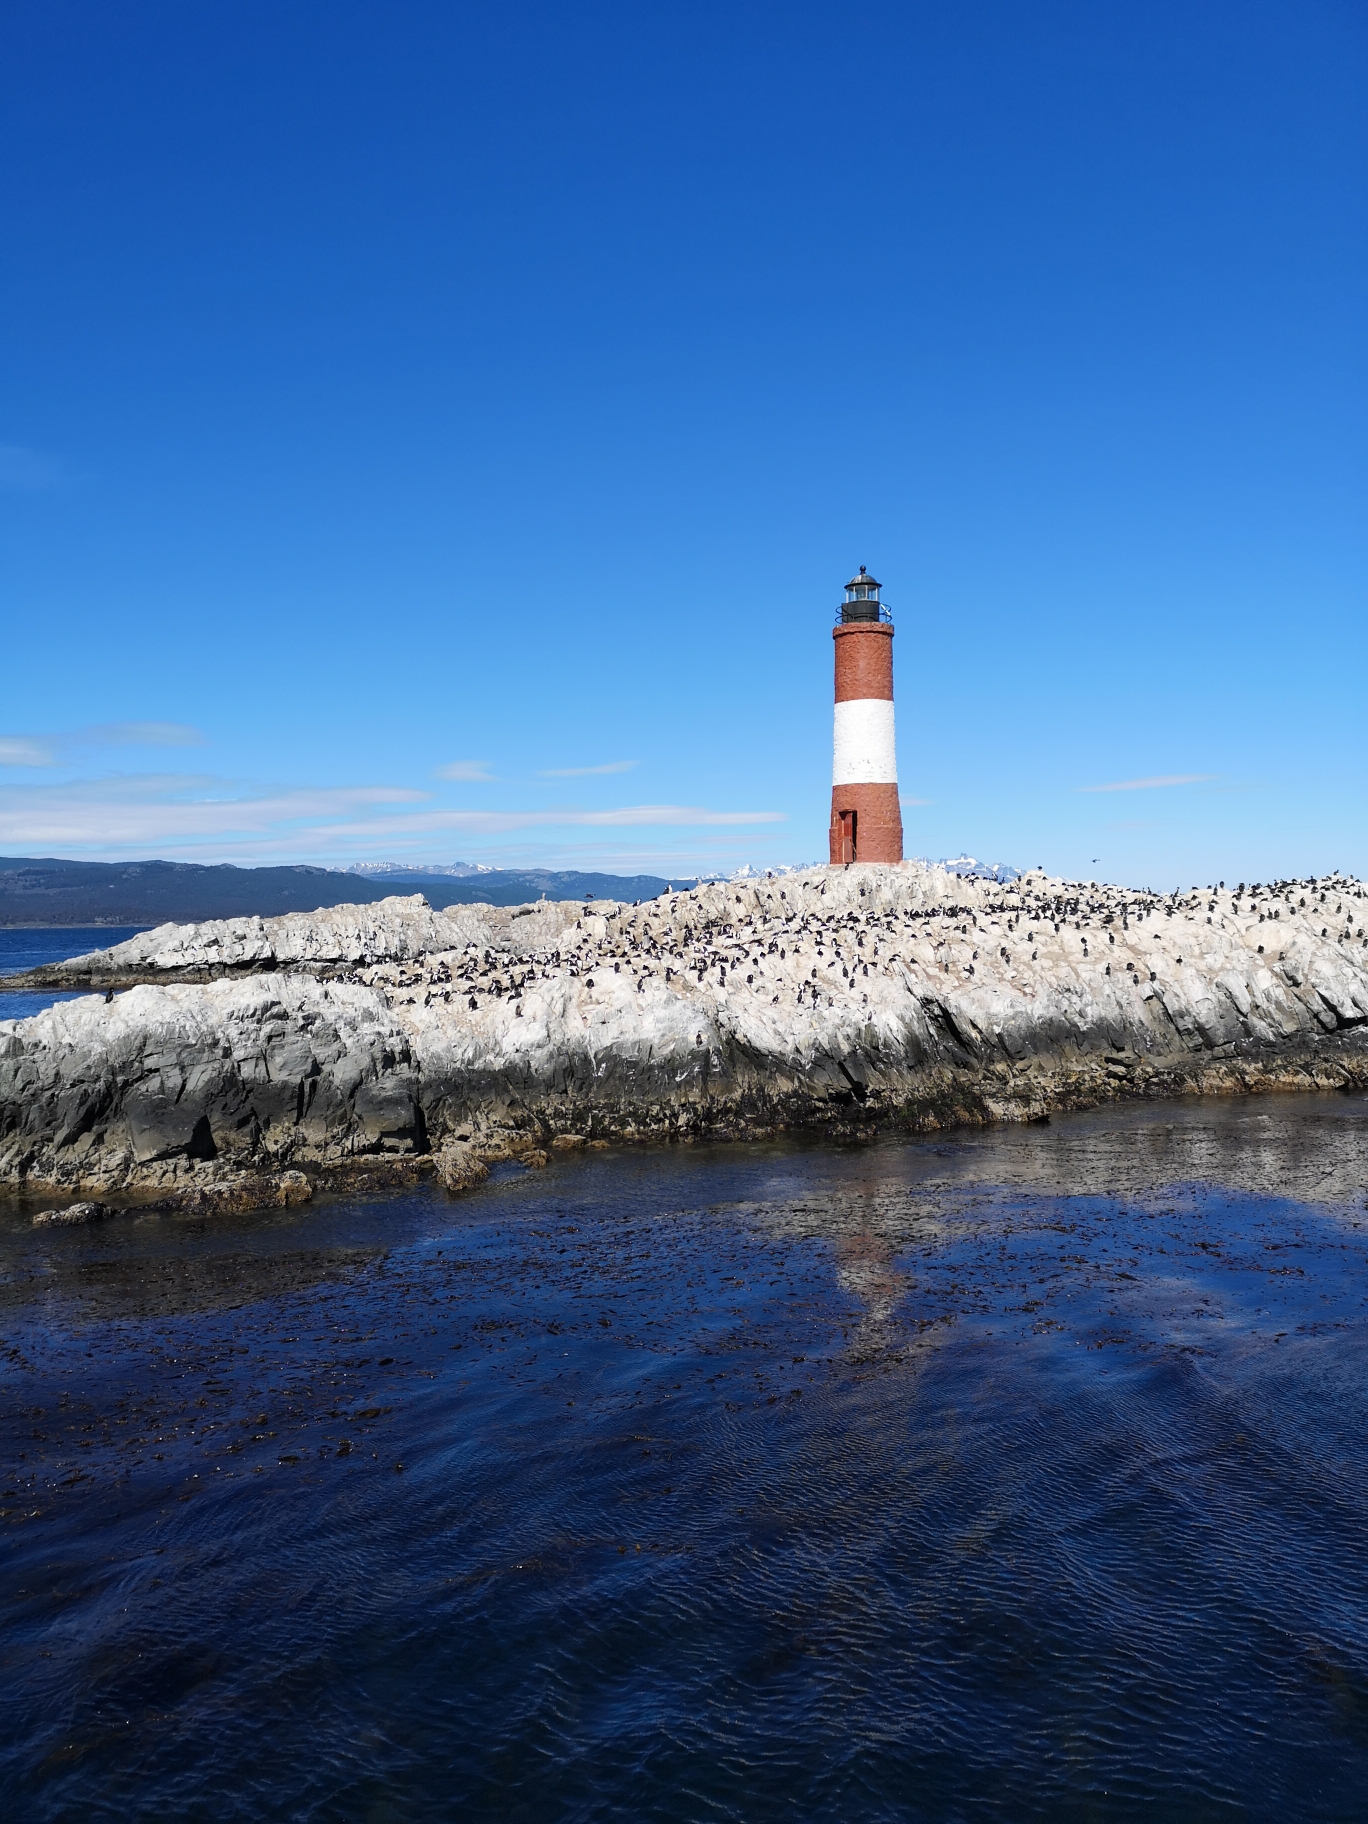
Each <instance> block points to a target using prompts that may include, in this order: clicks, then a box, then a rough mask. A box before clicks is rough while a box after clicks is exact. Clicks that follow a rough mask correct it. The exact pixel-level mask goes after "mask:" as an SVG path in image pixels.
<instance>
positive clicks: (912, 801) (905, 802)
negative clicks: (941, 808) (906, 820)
mask: <svg viewBox="0 0 1368 1824" xmlns="http://www.w3.org/2000/svg"><path fill="white" fill-rule="evenodd" d="M935 802H936V801H935V799H934V798H899V800H898V803H899V804H900V805H901V806H902V807H903V809H904V810H908V809H911V808H914V807H915V806H917V805H919V804H934V803H935Z"/></svg>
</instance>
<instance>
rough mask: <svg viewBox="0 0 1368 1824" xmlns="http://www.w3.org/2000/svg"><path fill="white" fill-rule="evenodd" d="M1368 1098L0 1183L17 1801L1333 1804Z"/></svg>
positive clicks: (1199, 1807)
mask: <svg viewBox="0 0 1368 1824" xmlns="http://www.w3.org/2000/svg"><path fill="white" fill-rule="evenodd" d="M1365 1186H1368V1106H1366V1105H1365V1102H1364V1100H1363V1099H1361V1098H1357V1099H1351V1098H1348V1097H1328V1096H1315V1097H1313V1096H1307V1097H1303V1098H1295V1099H1294V1098H1288V1099H1279V1100H1276V1101H1274V1100H1263V1101H1247V1102H1240V1103H1236V1102H1226V1103H1196V1104H1190V1105H1159V1106H1154V1107H1149V1108H1131V1109H1126V1110H1122V1111H1115V1110H1113V1111H1107V1112H1103V1113H1098V1114H1093V1115H1089V1116H1082V1117H1077V1118H1071V1119H1068V1120H1064V1121H1057V1122H1055V1123H1053V1124H1051V1125H1050V1126H1048V1127H1036V1128H1029V1129H1023V1130H1019V1131H1007V1132H1002V1131H1000V1132H991V1133H983V1134H973V1135H969V1136H967V1137H964V1138H958V1137H946V1138H942V1139H940V1140H937V1141H936V1142H934V1143H932V1142H926V1143H918V1144H893V1143H883V1144H878V1145H874V1146H870V1147H865V1148H861V1149H851V1150H849V1151H831V1150H819V1149H816V1148H809V1149H804V1148H799V1147H779V1146H775V1147H770V1148H756V1149H743V1148H740V1147H735V1148H725V1147H714V1148H701V1147H700V1148H678V1149H675V1150H668V1151H667V1150H653V1151H647V1150H642V1151H639V1152H628V1153H617V1154H594V1155H589V1156H579V1157H576V1158H571V1159H569V1160H567V1161H563V1162H561V1163H558V1164H556V1165H554V1166H553V1167H552V1168H551V1169H550V1170H549V1171H547V1172H544V1173H539V1174H528V1173H523V1172H521V1171H519V1170H516V1169H510V1170H509V1171H508V1173H507V1175H506V1176H504V1177H503V1178H501V1179H500V1180H499V1181H497V1182H491V1183H490V1184H489V1185H488V1186H487V1187H485V1188H484V1189H483V1190H482V1191H481V1192H480V1193H478V1194H476V1195H475V1196H472V1197H468V1198H466V1199H464V1200H461V1201H448V1200H447V1199H446V1198H445V1197H443V1196H441V1195H440V1194H431V1193H429V1192H427V1191H422V1192H418V1193H414V1194H412V1195H406V1196H402V1197H391V1198H388V1199H385V1200H378V1201H373V1202H365V1201H358V1200H349V1201H338V1202H332V1203H328V1204H321V1203H320V1204H318V1205H315V1206H313V1207H311V1208H307V1209H305V1210H302V1211H291V1212H279V1211H277V1212H271V1213H267V1214H262V1215H259V1216H256V1217H251V1218H219V1219H215V1220H213V1221H207V1222H206V1221H204V1220H198V1219H195V1220H192V1219H189V1218H172V1217H165V1216H162V1217H144V1218H140V1219H132V1218H127V1219H123V1220H119V1221H114V1222H109V1223H106V1224H104V1225H102V1226H101V1227H99V1228H97V1229H93V1230H68V1231H58V1232H56V1233H53V1232H50V1231H44V1230H33V1229H32V1228H29V1227H27V1226H25V1223H24V1222H23V1221H22V1220H21V1216H20V1214H19V1213H18V1212H15V1211H13V1210H10V1211H8V1212H5V1211H4V1210H0V1300H2V1301H3V1322H2V1324H0V1332H2V1335H0V1351H3V1359H4V1366H3V1377H4V1378H3V1393H4V1398H3V1403H2V1404H0V1462H3V1465H4V1483H3V1505H4V1511H5V1522H4V1525H5V1534H4V1543H5V1551H4V1555H3V1559H2V1560H0V1599H2V1607H0V1615H2V1616H3V1634H2V1636H0V1652H2V1653H3V1665H4V1689H5V1693H6V1701H5V1729H4V1731H3V1747H2V1748H0V1769H3V1775H4V1779H5V1784H6V1790H7V1792H8V1794H9V1795H10V1800H9V1805H10V1815H12V1816H23V1817H24V1818H26V1819H27V1818H35V1819H58V1818H62V1819H66V1818H71V1817H80V1818H83V1819H84V1818H95V1819H105V1818H108V1819H116V1818H117V1819H126V1818H128V1817H130V1816H136V1817H158V1818H162V1817H176V1818H183V1817H189V1818H214V1819H239V1818H240V1819H261V1818H267V1819H276V1818H279V1819H329V1820H331V1819H338V1820H342V1819H348V1820H350V1819H358V1820H389V1819H439V1818H440V1819H446V1818H452V1817H462V1818H466V1817H475V1818H484V1817H488V1818H491V1819H494V1818H497V1819H528V1820H537V1821H539V1824H541V1821H544V1820H561V1819H565V1820H586V1821H587V1820H591V1819H592V1820H598V1819H632V1820H635V1819H681V1820H683V1819H688V1820H694V1819H708V1820H711V1819H720V1820H730V1819H735V1820H746V1821H748V1824H749V1821H751V1820H768V1819H776V1820H777V1819H785V1820H788V1819H793V1818H801V1819H804V1820H807V1819H820V1820H852V1819H860V1820H863V1819H873V1820H893V1819H898V1820H903V1819H926V1820H940V1819H978V1818H1003V1819H1010V1820H1018V1819H1042V1820H1044V1819H1049V1820H1060V1819H1066V1820H1073V1819H1078V1820H1083V1819H1090V1820H1095V1819H1104V1820H1109V1819H1132V1818H1135V1819H1139V1818H1144V1819H1162V1820H1165V1824H1167V1821H1169V1820H1175V1819H1177V1820H1189V1819H1191V1820H1199V1819H1200V1820H1205V1819H1216V1818H1227V1817H1228V1818H1241V1819H1279V1820H1284V1819H1287V1818H1297V1819H1299V1820H1301V1819H1313V1820H1315V1819H1359V1818H1362V1817H1363V1816H1364V1815H1365V1814H1368V1549H1366V1548H1365V1541H1368V1432H1366V1431H1365V1417H1368V1410H1366V1408H1368V1400H1366V1397H1365V1396H1366V1395H1368V1349H1366V1348H1365V1341H1366V1339H1368V1331H1366V1329H1365V1315H1366V1313H1365V1297H1366V1296H1368V1208H1365Z"/></svg>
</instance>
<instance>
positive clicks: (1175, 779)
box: [1078, 773, 1216, 792]
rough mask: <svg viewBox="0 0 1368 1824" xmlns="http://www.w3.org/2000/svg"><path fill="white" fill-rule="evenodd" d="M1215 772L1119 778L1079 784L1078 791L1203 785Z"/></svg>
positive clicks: (1134, 790) (1135, 790)
mask: <svg viewBox="0 0 1368 1824" xmlns="http://www.w3.org/2000/svg"><path fill="white" fill-rule="evenodd" d="M1215 777H1216V774H1215V773H1166V774H1164V775H1163V776H1162V777H1160V778H1157V779H1119V780H1117V781H1116V783H1115V784H1114V785H1080V786H1079V787H1078V790H1079V791H1080V792H1151V791H1155V790H1157V788H1158V787H1160V786H1164V785H1205V784H1206V783H1207V782H1208V780H1211V779H1214V778H1215Z"/></svg>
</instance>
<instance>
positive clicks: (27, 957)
mask: <svg viewBox="0 0 1368 1824" xmlns="http://www.w3.org/2000/svg"><path fill="white" fill-rule="evenodd" d="M148 929H149V927H148V926H147V925H63V926H60V927H58V926H27V925H0V1020H26V1019H28V1017H29V1016H30V1014H34V1013H41V1012H42V1011H43V1009H44V1008H45V1007H53V1006H55V1005H56V1004H57V1002H58V1001H74V1000H77V999H79V996H80V994H88V993H89V992H90V991H89V989H81V990H80V991H78V992H71V991H70V990H65V989H29V990H24V991H21V992H16V991H15V990H13V989H7V988H6V987H5V979H4V978H5V977H6V976H7V975H20V974H22V973H23V972H24V971H25V970H28V969H41V968H43V967H45V966H46V965H47V964H49V963H60V962H63V961H65V959H66V958H67V957H69V956H84V955H85V954H86V952H87V951H88V950H107V949H109V947H110V946H111V945H112V944H122V943H123V942H124V941H125V940H126V939H127V938H130V937H136V936H137V934H138V932H139V931H146V930H148Z"/></svg>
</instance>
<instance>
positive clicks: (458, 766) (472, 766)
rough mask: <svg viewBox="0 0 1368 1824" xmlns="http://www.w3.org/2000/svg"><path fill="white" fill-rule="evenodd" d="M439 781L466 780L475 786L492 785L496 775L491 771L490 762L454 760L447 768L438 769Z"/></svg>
mask: <svg viewBox="0 0 1368 1824" xmlns="http://www.w3.org/2000/svg"><path fill="white" fill-rule="evenodd" d="M436 777H437V778H438V779H464V780H467V781H468V782H470V783H471V784H475V785H492V784H493V783H494V775H493V773H491V772H490V770H489V761H488V760H452V761H451V762H450V763H449V764H448V765H446V766H439V767H438V768H437V772H436Z"/></svg>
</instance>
